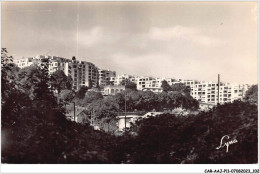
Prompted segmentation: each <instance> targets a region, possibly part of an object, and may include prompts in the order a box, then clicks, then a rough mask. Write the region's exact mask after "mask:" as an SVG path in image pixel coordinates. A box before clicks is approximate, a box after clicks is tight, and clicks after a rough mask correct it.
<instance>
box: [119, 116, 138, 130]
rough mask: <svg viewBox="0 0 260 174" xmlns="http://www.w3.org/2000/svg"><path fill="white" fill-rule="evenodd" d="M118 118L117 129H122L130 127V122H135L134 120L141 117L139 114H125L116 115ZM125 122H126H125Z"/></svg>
mask: <svg viewBox="0 0 260 174" xmlns="http://www.w3.org/2000/svg"><path fill="white" fill-rule="evenodd" d="M116 118H117V120H118V123H117V124H118V131H123V130H124V129H125V127H126V128H130V126H131V123H135V121H136V120H137V119H139V118H142V116H140V115H127V116H124V115H123V116H117V117H116ZM125 122H126V124H125Z"/></svg>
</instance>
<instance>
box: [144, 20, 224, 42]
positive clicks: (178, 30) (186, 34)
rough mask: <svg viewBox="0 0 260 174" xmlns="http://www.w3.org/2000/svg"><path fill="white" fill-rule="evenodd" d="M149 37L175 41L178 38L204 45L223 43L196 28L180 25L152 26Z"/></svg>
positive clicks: (157, 39)
mask: <svg viewBox="0 0 260 174" xmlns="http://www.w3.org/2000/svg"><path fill="white" fill-rule="evenodd" d="M148 38H149V39H150V40H156V41H173V40H177V39H178V40H184V41H189V42H193V43H197V44H200V45H204V46H207V45H215V44H220V43H222V42H221V40H219V39H216V38H213V37H209V36H207V35H205V34H203V33H202V32H201V31H200V30H198V29H196V28H189V27H184V26H180V25H177V26H174V27H167V28H158V27H151V28H150V30H149V32H148Z"/></svg>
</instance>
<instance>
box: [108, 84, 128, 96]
mask: <svg viewBox="0 0 260 174" xmlns="http://www.w3.org/2000/svg"><path fill="white" fill-rule="evenodd" d="M124 90H125V86H122V85H108V86H105V87H104V91H103V95H115V94H117V93H121V92H123V91H124Z"/></svg>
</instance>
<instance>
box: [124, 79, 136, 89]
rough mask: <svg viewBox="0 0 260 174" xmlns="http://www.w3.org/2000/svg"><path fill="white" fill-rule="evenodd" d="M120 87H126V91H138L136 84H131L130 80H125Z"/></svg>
mask: <svg viewBox="0 0 260 174" xmlns="http://www.w3.org/2000/svg"><path fill="white" fill-rule="evenodd" d="M120 85H123V86H125V88H126V89H131V90H137V86H136V83H134V82H131V81H130V80H129V79H123V80H122V81H121V82H120Z"/></svg>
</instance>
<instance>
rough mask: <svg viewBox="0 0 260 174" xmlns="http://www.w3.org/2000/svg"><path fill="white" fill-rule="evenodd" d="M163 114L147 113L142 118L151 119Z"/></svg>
mask: <svg viewBox="0 0 260 174" xmlns="http://www.w3.org/2000/svg"><path fill="white" fill-rule="evenodd" d="M161 114H163V112H147V113H146V114H144V115H143V116H142V118H147V117H151V116H157V115H161Z"/></svg>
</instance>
